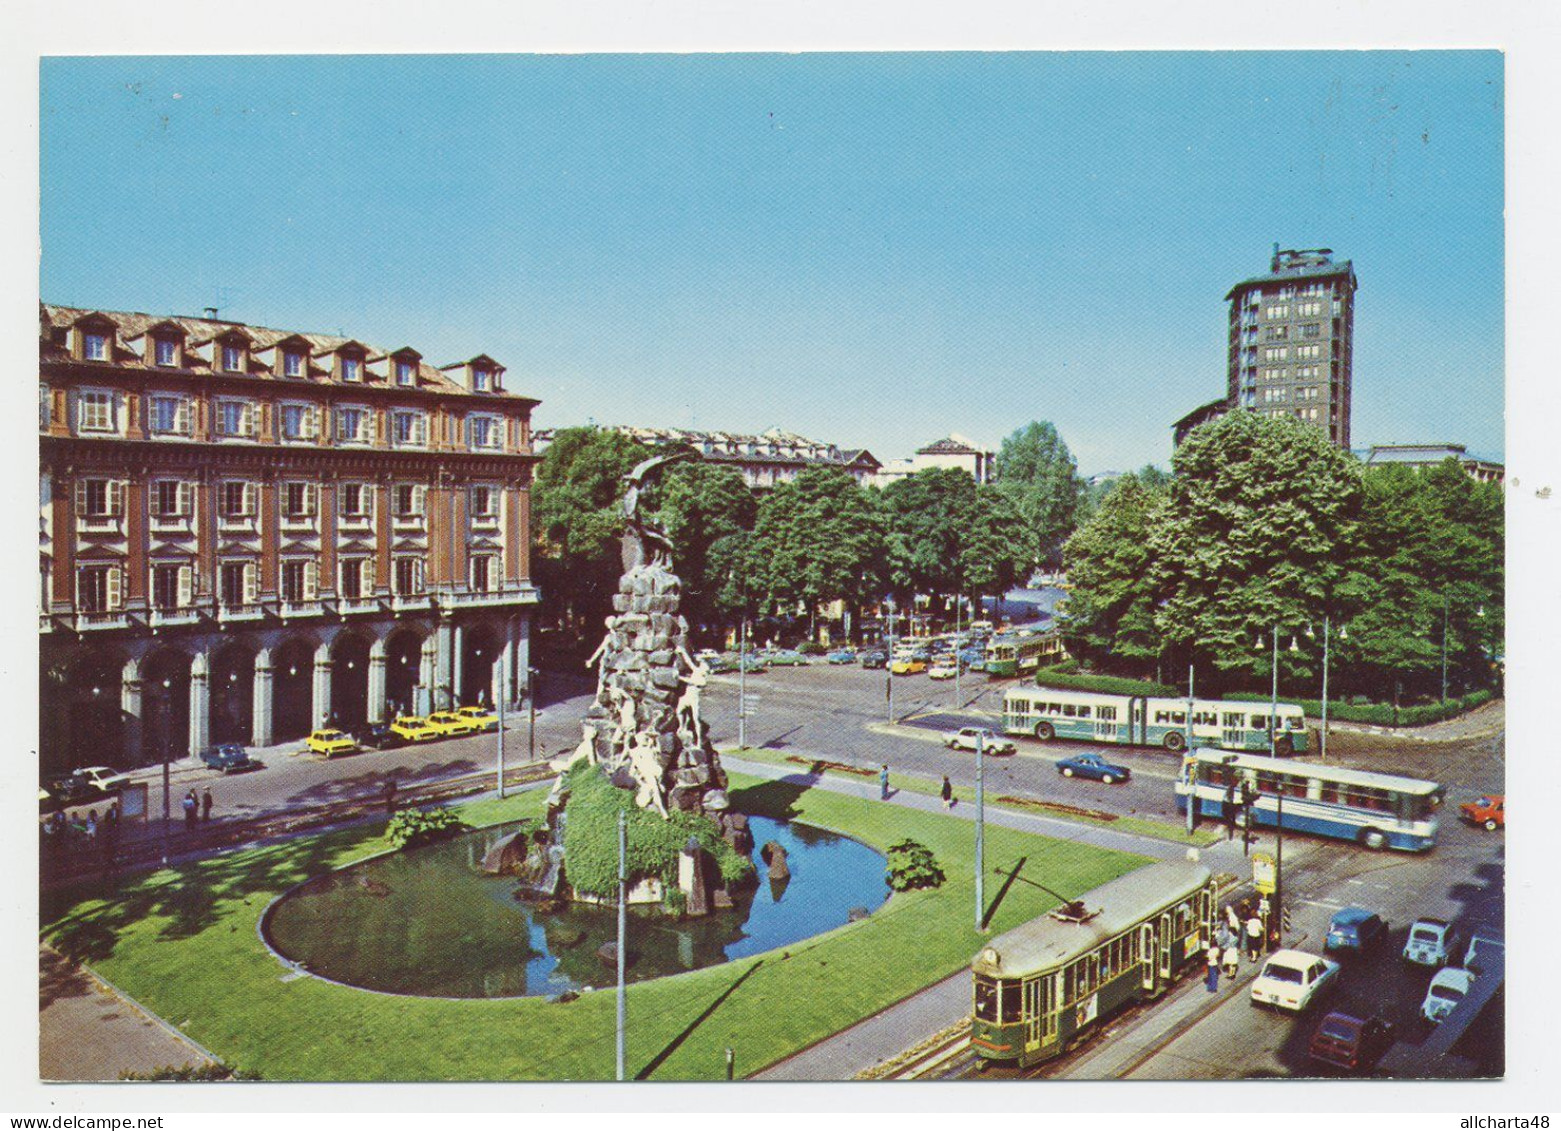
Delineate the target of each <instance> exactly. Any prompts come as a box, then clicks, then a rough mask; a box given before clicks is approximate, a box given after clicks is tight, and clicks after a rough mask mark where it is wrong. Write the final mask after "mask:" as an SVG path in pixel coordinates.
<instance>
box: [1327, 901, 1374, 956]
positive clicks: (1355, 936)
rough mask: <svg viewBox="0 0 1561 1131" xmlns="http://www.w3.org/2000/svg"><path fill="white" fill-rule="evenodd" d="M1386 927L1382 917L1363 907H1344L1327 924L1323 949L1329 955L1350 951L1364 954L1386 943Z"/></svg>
mask: <svg viewBox="0 0 1561 1131" xmlns="http://www.w3.org/2000/svg"><path fill="white" fill-rule="evenodd" d="M1387 937H1388V925H1387V924H1386V923H1385V922H1383V920H1382V916H1380V915H1378V914H1377V913H1376V912H1374V911H1367V910H1366V909H1365V908H1364V907H1346V908H1345V909H1344V910H1343V911H1338V912H1335V913H1334V916H1333V918H1332V919H1331V920H1330V921H1329V923H1328V934H1327V937H1326V938H1325V940H1324V942H1323V949H1324V950H1325V951H1326V952H1327V953H1329V954H1333V953H1334V952H1336V951H1337V952H1341V953H1342V952H1344V951H1350V952H1352V953H1354V954H1364V953H1366V952H1367V951H1369V950H1372V949H1374V948H1375V947H1378V946H1381V945H1382V944H1383V943H1384V942H1386V941H1387Z"/></svg>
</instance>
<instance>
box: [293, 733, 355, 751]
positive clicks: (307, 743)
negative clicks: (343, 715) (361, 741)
mask: <svg viewBox="0 0 1561 1131" xmlns="http://www.w3.org/2000/svg"><path fill="white" fill-rule="evenodd" d="M357 748H358V744H357V743H356V742H354V741H353V740H352V736H351V735H349V734H343V733H342V732H341V731H339V730H333V729H329V728H327V729H324V730H316V731H310V732H309V737H308V738H306V739H304V749H305V750H308V751H309V752H310V753H312V754H324V755H325V756H326V757H327V758H330V757H332V756H334V755H337V754H351V753H352V752H353V751H354V750H356V749H357Z"/></svg>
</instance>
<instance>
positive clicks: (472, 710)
mask: <svg viewBox="0 0 1561 1131" xmlns="http://www.w3.org/2000/svg"><path fill="white" fill-rule="evenodd" d="M455 713H456V714H457V715H460V716H461V718H463V719H470V720H471V721H472V722H473V723H475V724H477V729H478V730H498V729H499V716H498V714H497V713H495V712H493V711H490V710H488V708H486V707H457V708H456V709H455Z"/></svg>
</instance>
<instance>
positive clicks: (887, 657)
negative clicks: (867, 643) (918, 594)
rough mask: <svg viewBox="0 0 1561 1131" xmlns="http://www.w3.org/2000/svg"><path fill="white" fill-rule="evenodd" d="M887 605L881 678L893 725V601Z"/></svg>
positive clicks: (890, 722)
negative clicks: (887, 626)
mask: <svg viewBox="0 0 1561 1131" xmlns="http://www.w3.org/2000/svg"><path fill="white" fill-rule="evenodd" d="M888 605H889V635H888V636H887V637H885V648H884V661H883V678H884V698H885V699H887V700H888V702H889V725H890V726H893V725H894V600H893V599H892V598H891V599H890V600H889V602H888Z"/></svg>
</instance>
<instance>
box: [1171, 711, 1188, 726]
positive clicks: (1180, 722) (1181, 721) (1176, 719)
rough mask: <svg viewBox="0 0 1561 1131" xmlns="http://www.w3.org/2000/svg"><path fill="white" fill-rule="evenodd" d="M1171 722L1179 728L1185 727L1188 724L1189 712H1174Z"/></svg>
mask: <svg viewBox="0 0 1561 1131" xmlns="http://www.w3.org/2000/svg"><path fill="white" fill-rule="evenodd" d="M1171 721H1172V722H1173V723H1175V724H1176V725H1177V726H1185V725H1186V723H1187V712H1186V711H1172V712H1171Z"/></svg>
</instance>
